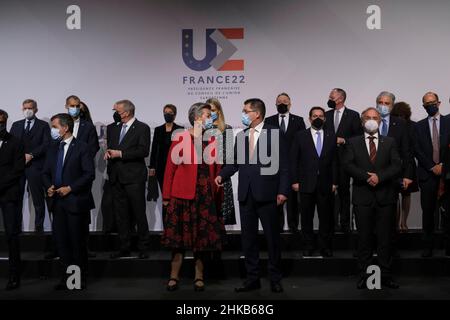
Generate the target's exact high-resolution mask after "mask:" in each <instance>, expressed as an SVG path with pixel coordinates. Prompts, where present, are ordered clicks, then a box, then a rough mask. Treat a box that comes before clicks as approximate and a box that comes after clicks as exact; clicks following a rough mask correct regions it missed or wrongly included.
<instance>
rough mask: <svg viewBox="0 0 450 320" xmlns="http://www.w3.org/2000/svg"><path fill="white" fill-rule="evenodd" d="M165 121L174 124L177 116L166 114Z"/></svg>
mask: <svg viewBox="0 0 450 320" xmlns="http://www.w3.org/2000/svg"><path fill="white" fill-rule="evenodd" d="M164 120H165V121H166V122H167V123H172V122H174V121H175V115H174V114H171V113H164Z"/></svg>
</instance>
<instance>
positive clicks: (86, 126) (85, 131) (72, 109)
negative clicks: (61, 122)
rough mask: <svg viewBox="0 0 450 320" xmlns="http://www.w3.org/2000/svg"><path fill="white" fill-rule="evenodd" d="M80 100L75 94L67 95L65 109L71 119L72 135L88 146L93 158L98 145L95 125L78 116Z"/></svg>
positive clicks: (98, 147)
mask: <svg viewBox="0 0 450 320" xmlns="http://www.w3.org/2000/svg"><path fill="white" fill-rule="evenodd" d="M80 108H81V101H80V98H78V97H77V96H69V97H67V99H66V109H67V112H68V113H69V115H70V116H71V117H72V119H73V123H74V124H73V136H74V137H75V138H77V140H78V141H83V142H85V143H86V144H87V145H88V146H89V153H90V155H91V157H92V159H95V155H96V154H97V152H98V150H100V146H99V143H98V134H97V130H96V129H95V126H94V125H93V124H92V122H90V121H88V120H85V119H82V118H80V112H81V109H80Z"/></svg>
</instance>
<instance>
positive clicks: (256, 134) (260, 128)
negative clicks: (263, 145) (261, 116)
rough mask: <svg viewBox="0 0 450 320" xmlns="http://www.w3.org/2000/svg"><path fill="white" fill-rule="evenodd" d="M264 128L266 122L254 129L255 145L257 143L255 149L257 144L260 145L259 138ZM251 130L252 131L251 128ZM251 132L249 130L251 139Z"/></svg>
mask: <svg viewBox="0 0 450 320" xmlns="http://www.w3.org/2000/svg"><path fill="white" fill-rule="evenodd" d="M263 127H264V121H263V122H261V123H260V124H258V125H257V126H256V127H255V128H254V129H255V132H254V133H253V137H254V143H255V145H254V146H253V147H255V146H256V144H257V143H258V139H259V136H260V134H261V131H262V128H263ZM250 130H251V128H250ZM250 130H249V133H248V134H249V137H250Z"/></svg>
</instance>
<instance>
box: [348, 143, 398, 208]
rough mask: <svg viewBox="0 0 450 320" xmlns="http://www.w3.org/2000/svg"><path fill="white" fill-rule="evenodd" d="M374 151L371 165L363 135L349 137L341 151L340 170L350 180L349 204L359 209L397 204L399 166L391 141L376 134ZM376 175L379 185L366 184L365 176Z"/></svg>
mask: <svg viewBox="0 0 450 320" xmlns="http://www.w3.org/2000/svg"><path fill="white" fill-rule="evenodd" d="M378 137H379V141H378V149H377V157H376V160H375V163H374V164H372V162H371V161H370V157H369V152H368V150H367V147H366V142H365V137H364V135H362V136H358V137H353V138H350V140H349V141H348V143H347V147H346V148H345V152H344V169H345V171H346V172H347V173H348V174H349V175H350V176H351V177H352V178H353V196H352V199H353V204H354V205H360V206H371V205H375V204H377V205H381V206H386V205H393V204H395V203H396V201H397V192H398V178H399V176H400V175H401V170H402V164H401V160H400V156H399V154H398V149H397V146H396V144H395V140H394V139H393V138H391V137H383V136H381V135H378ZM367 172H373V173H376V174H377V175H378V178H379V183H378V185H377V186H375V187H372V186H370V185H369V184H368V183H367V179H369V174H368V173H367Z"/></svg>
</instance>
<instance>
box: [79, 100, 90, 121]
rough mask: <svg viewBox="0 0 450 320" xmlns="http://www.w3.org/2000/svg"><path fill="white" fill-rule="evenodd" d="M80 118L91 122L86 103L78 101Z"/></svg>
mask: <svg viewBox="0 0 450 320" xmlns="http://www.w3.org/2000/svg"><path fill="white" fill-rule="evenodd" d="M80 118H81V119H84V120H87V121H89V122H90V123H93V122H92V117H91V112H90V111H89V108H88V106H87V104H86V103H84V102H83V101H80Z"/></svg>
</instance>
